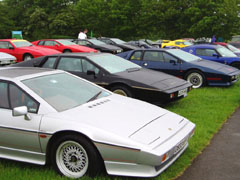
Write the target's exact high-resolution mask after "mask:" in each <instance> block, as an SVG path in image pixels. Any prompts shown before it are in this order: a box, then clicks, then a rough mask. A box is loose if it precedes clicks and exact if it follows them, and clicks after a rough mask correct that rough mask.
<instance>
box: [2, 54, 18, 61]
mask: <svg viewBox="0 0 240 180" xmlns="http://www.w3.org/2000/svg"><path fill="white" fill-rule="evenodd" d="M3 60H16V57H14V56H12V55H10V54H7V53H2V52H0V61H3Z"/></svg>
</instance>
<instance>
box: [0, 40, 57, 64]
mask: <svg viewBox="0 0 240 180" xmlns="http://www.w3.org/2000/svg"><path fill="white" fill-rule="evenodd" d="M0 52H4V53H8V54H11V55H12V56H15V57H16V58H17V62H21V61H26V60H30V59H32V58H36V57H40V56H44V55H52V54H58V53H61V52H60V51H57V50H53V49H47V48H42V47H37V46H34V45H33V44H31V43H30V42H28V41H26V40H19V39H0Z"/></svg>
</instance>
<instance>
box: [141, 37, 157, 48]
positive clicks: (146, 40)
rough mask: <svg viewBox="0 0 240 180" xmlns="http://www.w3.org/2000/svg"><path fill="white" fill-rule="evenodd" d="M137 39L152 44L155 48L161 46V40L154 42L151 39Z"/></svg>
mask: <svg viewBox="0 0 240 180" xmlns="http://www.w3.org/2000/svg"><path fill="white" fill-rule="evenodd" d="M139 41H142V42H145V43H147V44H148V45H150V46H153V47H155V48H161V42H157V41H156V42H154V41H151V40H150V39H140V40H139Z"/></svg>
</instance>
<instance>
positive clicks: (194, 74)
mask: <svg viewBox="0 0 240 180" xmlns="http://www.w3.org/2000/svg"><path fill="white" fill-rule="evenodd" d="M185 79H186V80H187V81H188V82H190V83H192V85H193V88H200V87H201V86H203V85H204V84H205V77H204V75H203V73H201V72H200V71H197V70H195V71H189V72H188V73H187V74H186V76H185Z"/></svg>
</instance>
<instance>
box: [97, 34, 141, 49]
mask: <svg viewBox="0 0 240 180" xmlns="http://www.w3.org/2000/svg"><path fill="white" fill-rule="evenodd" d="M98 40H100V41H103V42H105V43H107V44H110V45H114V46H118V47H120V48H122V49H123V51H129V50H134V49H138V47H136V46H132V45H129V44H127V42H125V41H123V40H121V39H118V38H107V37H100V38H98Z"/></svg>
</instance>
